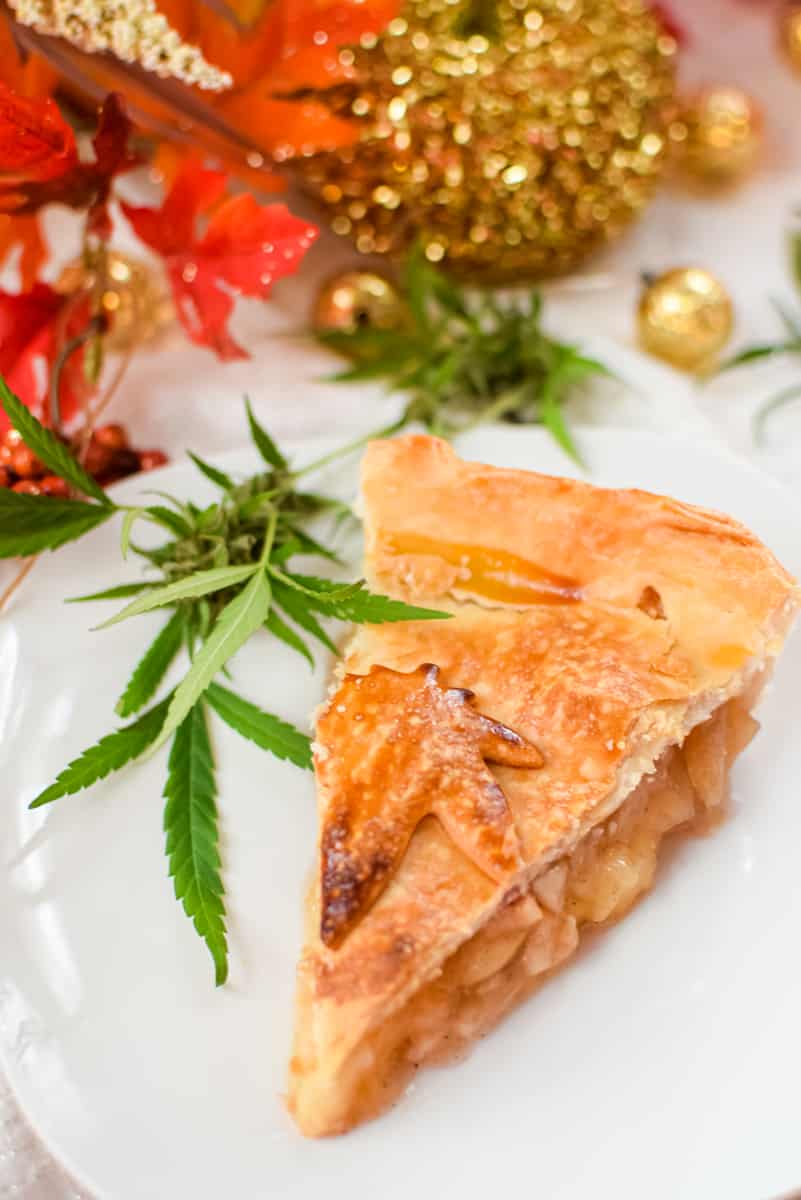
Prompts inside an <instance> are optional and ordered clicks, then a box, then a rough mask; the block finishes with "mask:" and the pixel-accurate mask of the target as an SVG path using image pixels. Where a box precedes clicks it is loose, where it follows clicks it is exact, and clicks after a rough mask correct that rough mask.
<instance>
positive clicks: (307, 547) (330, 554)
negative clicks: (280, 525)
mask: <svg viewBox="0 0 801 1200" xmlns="http://www.w3.org/2000/svg"><path fill="white" fill-rule="evenodd" d="M285 527H286V529H287V530H288V531H289V532H290V533H291V534H292V538H293V541H294V542H295V543H296V545H297V549H296V550H294V551H293V553H294V554H317V555H319V557H320V558H326V559H328V561H329V562H332V563H341V562H342V559H341V558H340V556H339V555H338V554H335V553H334V551H333V550H329V549H328V547H327V546H324V545H323V544H322V542H318V541H317V539H316V538H313V537H311V535H310V534H308V533H306V532H305V530H303V529H301V528H300V526H299V525H296V524H294V523H293V522H291V521H286V522H285ZM272 557H273V561H275V555H273V556H272Z"/></svg>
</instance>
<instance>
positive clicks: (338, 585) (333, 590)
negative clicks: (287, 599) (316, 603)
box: [270, 566, 364, 600]
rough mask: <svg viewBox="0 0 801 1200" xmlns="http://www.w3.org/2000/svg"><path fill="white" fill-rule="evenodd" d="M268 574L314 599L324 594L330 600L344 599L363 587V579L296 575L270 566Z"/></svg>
mask: <svg viewBox="0 0 801 1200" xmlns="http://www.w3.org/2000/svg"><path fill="white" fill-rule="evenodd" d="M270 574H271V575H272V576H273V578H274V579H276V580H277V581H278V582H280V583H283V584H285V585H286V586H287V587H290V588H292V589H293V590H294V591H296V592H302V593H303V594H304V595H307V596H311V597H313V598H314V599H316V598H317V597H318V596H320V595H324V596H326V597H327V598H328V599H330V600H344V599H346V598H347V597H348V596H352V595H353V594H354V593H355V592H360V591H361V590H362V588H363V587H364V580H363V579H357V580H356V581H355V583H342V582H341V580H337V579H323V578H321V577H320V576H319V575H298V574H295V573H293V572H291V571H276V570H274V569H273V568H272V566H271V568H270Z"/></svg>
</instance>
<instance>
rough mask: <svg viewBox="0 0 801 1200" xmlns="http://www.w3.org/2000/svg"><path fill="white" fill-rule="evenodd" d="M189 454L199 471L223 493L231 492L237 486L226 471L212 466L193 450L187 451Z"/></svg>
mask: <svg viewBox="0 0 801 1200" xmlns="http://www.w3.org/2000/svg"><path fill="white" fill-rule="evenodd" d="M187 454H188V455H189V457H190V458H191V459H192V462H193V463H194V464H195V466H196V467H197V469H198V471H200V472H201V474H203V475H205V476H206V478H207V479H210V480H211V482H212V483H216V484H217V487H221V488H222V489H223V491H225V492H230V491H232V489H233V488H234V487H235V486H236V485H235V484H234V481H233V479H231V477H230V476H229V475H226V474H225V471H221V470H220V469H219V467H215V466H212V464H211V463H208V462H206V460H205V459H204V458H201V457H200V455H199V454H193V453H192V451H191V450H187Z"/></svg>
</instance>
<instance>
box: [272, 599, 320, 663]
mask: <svg viewBox="0 0 801 1200" xmlns="http://www.w3.org/2000/svg"><path fill="white" fill-rule="evenodd" d="M264 625H265V628H266V629H267V630H268V631H269V632H270V633H271V634H273V636H274V637H277V638H278V640H279V641H281V642H283V643H284V645H286V646H289V648H290V649H291V650H296V651H297V652H298V654H302V655H303V657H304V658H305V659H306V662H307V663H308V664H309V666H310V667H312V668H314V659H313V658H312V655H311V651H310V650H309V647H308V646H307V645H306V643H305V642H304V640H303V638H302V637H301V636H300V634H298V633H296V632H295V630H294V629H292V628H291V626H289V625H287V624H286V622H285V621H282V620H281V618H280V617H279V615H278V613H277V612H276V611H275V609H274V608H271V609H270V611H269V612H268V614H267V620H266V621H265V622H264Z"/></svg>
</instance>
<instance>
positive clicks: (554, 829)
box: [291, 436, 797, 1132]
mask: <svg viewBox="0 0 801 1200" xmlns="http://www.w3.org/2000/svg"><path fill="white" fill-rule="evenodd" d="M362 491H363V498H364V515H365V529H366V538H367V554H366V573H367V575H368V578H369V580H370V583H371V584H372V585H373V586H374V587H376V588H377V589H379V590H381V591H383V592H386V593H388V594H390V595H393V596H397V597H401V598H404V599H413V600H415V601H418V602H420V601H423V600H425V602H426V603H427V604H429V605H432V604H433V605H435V606H436V607H438V608H444V609H446V610H447V611H449V612H451V613H452V614H453V615H452V618H451V619H450V620H447V621H431V622H408V623H402V624H397V625H383V626H372V627H365V628H362V629H361V630H360V631H359V632H358V633H357V634H356V636H355V637H354V639H353V641H352V643H351V645H350V647H349V648H348V651H347V654H346V661H345V670H346V672H348V674H349V675H350V676H354V675H355V676H365V675H367V674H368V673H369V672H370V671H371V669H372V668H375V667H383V668H389V669H390V670H392V671H396V672H403V673H410V672H414V671H417V670H418V669H419V668H420V667H421V666H422V664H426V663H434V664H436V665H437V666H438V667H439V680H440V683H441V685H442V686H443V687H444V688H449V689H469V690H470V692H471V693H472V694H473V695H474V698H475V700H474V702H475V707H476V709H477V710H478V711H479V712H480V713H482V714H485V715H486V716H487V717H488V718H491V719H492V720H494V721H497V722H501V723H502V724H503V725H504V726H505V727H508V728H509V729H510V730H512V731H514V733H515V734H516V735H518V736H519V737H520V738H521V739H523V740H524V741H525V743H526V744H529V745H532V746H535V747H537V748H538V749H539V750H540V751H541V753H542V757H543V765H542V766H541V767H539V768H538V769H534V770H519V769H516V768H514V767H512V766H493V767H492V774H493V776H494V778H495V780H496V782H497V784H498V785H499V787H500V789H501V791H502V793H503V796H504V797H505V800H506V803H507V804H508V807H509V810H510V812H511V814H512V818H513V823H514V828H515V831H516V835H517V839H518V845H519V854H520V867H519V870H518V872H517V875H516V877H515V878H510V876H509V875H508V874H507V875H506V876H504V878H503V880H501V881H499V880H498V879H494V878H492V876H491V875H490V874H488V873H487V872H486V871H482V870H480V869H479V868H478V867H477V866H476V863H475V862H474V861H472V860H471V859H470V858H469V857H468V856H467V855H465V853H464V852H463V851H462V850H461V849H460V848H459V847H458V846H457V845H456V843H455V842H454V840H453V838H452V837H449V836H448V833H447V832H446V830H445V828H444V826H443V824H442V823H441V822H440V821H438V820H437V819H436V818H435V817H433V816H430V815H429V816H425V818H424V819H423V820H422V823H421V824H420V825H419V826H418V827H417V829H416V832H415V833H414V836H413V837H412V838H411V841H410V842H409V843H408V847H407V848H406V850H405V854H404V856H403V859H402V861H401V862H400V865H399V866H397V868H396V869H395V871H394V874H393V876H392V878H391V880H390V881H389V883H388V884H387V885H386V887H385V888H384V890H383V891H382V893H381V894H380V896H378V898H377V899H376V900H375V902H374V903H373V904H372V907H370V908H369V910H368V911H366V912H364V913H362V914H361V915H360V919H359V921H358V922H357V923H356V924H355V926H354V927H352V928H351V929H350V931H349V932H348V936H347V937H346V938H345V939H344V941H342V942H341V944H339V945H338V946H337V947H336V948H332V947H330V946H327V945H325V944H324V941H323V939H322V938H321V935H320V884H319V874H318V883H317V884H316V885H315V887H314V888H313V889H312V893H311V896H310V901H309V906H308V911H307V917H308V925H307V938H306V946H305V950H304V954H303V957H302V961H301V965H300V991H299V1021H298V1034H297V1039H296V1055H295V1059H294V1070H293V1079H292V1082H291V1092H292V1104H293V1107H294V1109H295V1112H296V1114H297V1116H298V1119H299V1122H300V1124H301V1126H302V1127H304V1128H306V1129H307V1131H309V1132H326V1131H330V1129H333V1128H335V1127H336V1121H337V1117H336V1113H337V1111H338V1109H337V1105H338V1104H344V1103H345V1100H343V1099H342V1098H341V1097H337V1088H338V1086H339V1083H338V1081H339V1080H340V1079H341V1078H344V1075H343V1074H342V1068H343V1067H344V1065H345V1064H346V1063H347V1061H348V1059H349V1057H350V1056H352V1055H353V1053H354V1052H355V1051H356V1049H357V1047H358V1046H359V1044H360V1042H361V1040H362V1039H363V1038H364V1036H365V1034H367V1033H368V1032H369V1030H370V1029H372V1028H374V1027H375V1026H376V1025H378V1024H380V1023H381V1022H383V1021H384V1020H385V1019H386V1018H387V1016H388V1015H389V1014H391V1013H392V1012H393V1011H395V1010H396V1009H398V1008H399V1007H401V1006H402V1004H403V1003H404V1002H405V1000H406V999H407V998H408V997H409V996H411V995H413V994H414V992H415V991H416V990H417V989H418V988H419V987H420V986H421V985H422V984H423V983H424V982H426V981H427V980H428V979H430V978H432V976H433V975H434V974H436V972H437V971H438V970H439V969H441V967H442V964H443V963H444V961H445V960H446V959H447V958H448V957H449V956H450V955H451V954H452V953H453V952H454V951H455V950H456V949H457V948H458V946H459V945H461V944H462V943H463V942H464V941H465V940H467V939H468V938H469V937H471V936H472V935H473V933H474V932H476V931H477V930H478V929H479V928H481V926H482V925H483V924H484V923H485V922H486V921H487V920H488V919H489V918H490V917H491V916H492V914H493V913H494V912H495V911H496V910H497V908H498V906H499V905H500V904H502V903H503V902H504V900H505V899H508V897H509V895H510V890H511V889H513V888H514V887H515V886H517V887H518V888H520V887H524V886H526V884H527V882H528V880H530V879H531V878H533V877H534V876H535V875H536V874H537V873H538V872H539V871H540V870H542V869H543V868H544V867H545V865H547V863H549V862H551V861H553V860H554V859H556V858H558V857H560V856H561V855H563V854H565V853H569V852H570V850H571V849H572V847H573V846H575V844H576V843H577V842H578V841H579V840H580V839H581V838H582V837H583V836H585V834H586V832H587V831H588V830H589V829H590V828H591V827H592V826H593V825H594V824H596V823H598V822H599V821H601V820H603V819H605V818H606V817H607V816H608V815H609V813H610V812H611V811H614V809H615V808H616V807H617V806H618V805H619V804H620V803H621V802H622V800H623V799H624V798H625V796H626V795H627V794H628V792H630V791H631V790H632V789H633V787H634V786H635V785H636V783H637V781H638V780H639V778H640V777H641V776H642V774H643V772H645V771H647V770H649V769H650V766H651V764H652V763H653V762H654V761H655V760H656V759H657V758H658V757H659V755H660V754H661V753H662V752H663V751H664V749H665V748H666V747H667V746H669V745H671V744H673V743H675V742H680V741H682V740H683V738H684V737H685V736H686V734H687V732H688V731H689V729H690V728H691V727H692V726H693V725H694V724H696V723H697V722H699V721H701V720H703V719H705V717H706V716H707V715H708V714H709V712H711V711H712V710H713V709H714V708H715V707H716V706H717V705H718V704H720V703H722V702H723V701H724V700H725V699H727V698H728V697H729V696H730V695H733V694H735V693H737V692H738V691H739V690H741V689H742V687H743V686H744V685H745V683H746V681H747V679H748V677H749V674H750V673H751V672H752V671H753V670H755V669H757V668H758V667H759V666H760V665H761V664H762V663H763V661H764V660H766V659H769V658H770V657H771V656H773V655H775V654H776V653H778V650H779V648H780V645H781V642H782V639H783V636H784V634H785V632H786V630H787V628H788V627H789V624H790V622H791V620H792V617H793V614H794V611H795V608H796V604H797V596H796V589H795V586H794V583H793V580H792V579H791V577H790V576H789V575H788V574H787V572H786V571H785V570H784V569H783V568H782V567H781V566H780V565H779V563H778V562H777V561H776V559H775V558H774V557H773V555H772V554H771V553H770V552H769V551H768V550H767V549H766V547H765V546H763V545H762V544H761V543H760V542H759V540H758V539H757V538H755V537H754V536H753V535H752V534H751V533H749V532H748V531H747V530H746V529H744V528H743V527H742V526H741V525H739V524H738V523H737V522H735V521H733V520H731V519H730V518H728V517H725V516H722V515H721V514H718V513H711V512H707V511H704V510H701V509H697V508H693V507H690V506H688V505H685V504H681V503H679V502H677V501H673V500H669V499H666V498H664V497H659V496H652V495H650V494H648V493H645V492H635V491H606V490H603V489H599V488H595V487H592V486H591V485H588V484H585V483H579V482H575V481H572V480H564V479H552V478H550V477H547V476H541V475H536V474H533V473H529V472H523V471H509V470H499V469H497V468H492V467H486V466H482V465H478V464H472V463H465V462H462V461H461V460H460V459H459V458H458V457H457V456H456V454H455V453H454V452H453V450H452V449H451V448H450V447H449V446H448V445H447V444H446V443H444V442H441V441H439V440H437V439H434V438H429V437H424V436H411V437H403V438H399V439H396V440H394V441H389V442H378V443H373V444H371V446H370V447H369V448H368V451H367V453H366V455H365V459H364V463H363V469H362ZM443 546H444V547H445V549H444V551H442V552H441V553H440V552H439V551H438V548H441V547H443ZM454 547H456V550H454ZM346 685H347V681H346V684H344V685H343V687H344V686H346ZM339 704H340V698H339V695H338V694H337V693H335V694H334V695H333V697H332V698H331V700H330V702H329V705H328V706H327V707H326V708H325V709H324V710H323V713H322V715H321V718H320V721H319V723H318V732H317V751H316V764H317V774H318V802H319V814H320V827H321V830H323V831H324V830H325V829H326V827H327V825H330V820H331V814H332V813H333V812H334V811H336V810H337V809H339V810H342V808H343V806H344V807H345V808H346V809H347V805H348V800H349V782H348V781H349V778H350V775H349V771H348V769H343V764H344V763H347V762H348V761H350V762H352V763H356V762H359V763H361V766H360V768H359V770H360V771H361V773H362V774H363V773H364V770H368V771H369V766H367V767H365V765H364V764H369V763H370V762H371V761H373V759H375V761H376V762H380V761H381V755H380V754H374V749H371V747H370V745H368V744H364V745H361V743H360V738H361V737H362V734H361V732H360V730H359V727H358V724H354V723H351V724H350V726H349V727H348V728H343V726H342V723H341V722H338V721H336V720H333V719H332V717H331V714H332V712H336V709H337V706H338V705H339ZM336 763H339V766H340V769H337V768H336V766H332V764H336ZM390 776H391V773H390ZM381 785H382V786H383V788H384V789H385V791H386V795H387V804H388V805H389V806H391V805H392V803H393V787H394V780H393V778H392V777H385V778H382V780H381ZM354 786H355V785H354Z"/></svg>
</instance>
